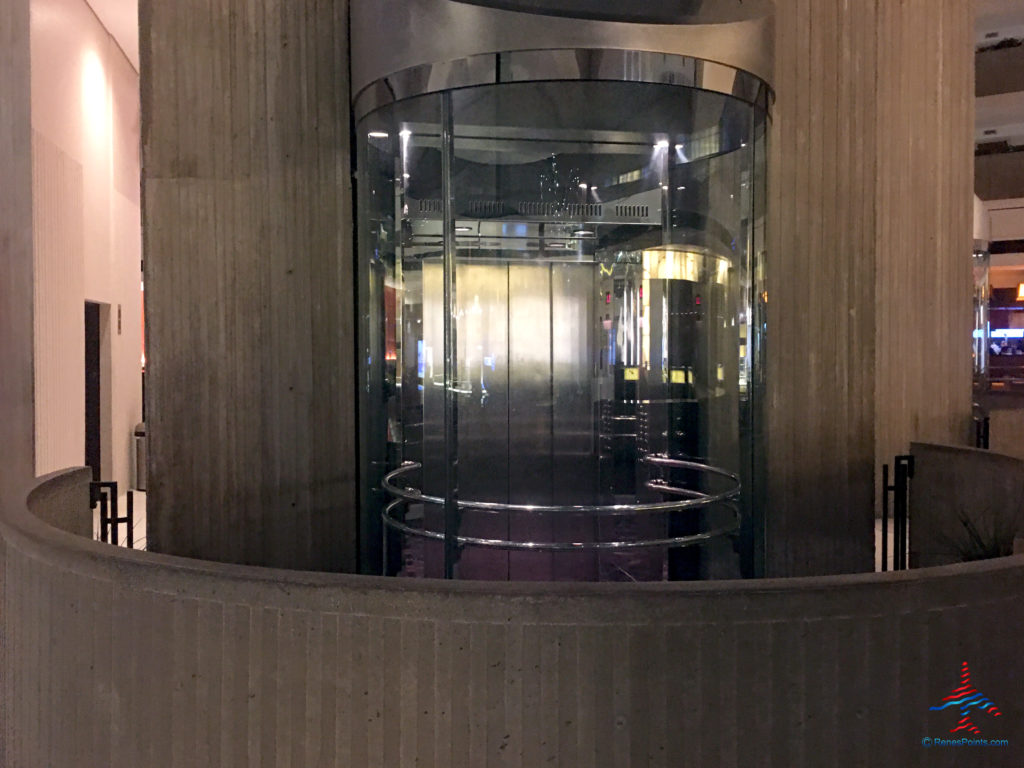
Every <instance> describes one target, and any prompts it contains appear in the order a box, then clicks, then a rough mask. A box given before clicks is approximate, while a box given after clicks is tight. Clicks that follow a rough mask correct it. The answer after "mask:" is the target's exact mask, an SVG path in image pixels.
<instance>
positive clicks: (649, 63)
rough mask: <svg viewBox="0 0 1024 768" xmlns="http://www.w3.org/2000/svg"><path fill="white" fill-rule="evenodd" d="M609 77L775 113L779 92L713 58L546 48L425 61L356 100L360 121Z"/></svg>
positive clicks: (364, 91) (376, 84)
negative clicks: (444, 96)
mask: <svg viewBox="0 0 1024 768" xmlns="http://www.w3.org/2000/svg"><path fill="white" fill-rule="evenodd" d="M552 80H569V81H575V80H608V81H615V82H634V83H654V84H662V85H678V86H683V87H687V88H699V89H701V90H705V91H712V92H715V93H722V94H725V95H727V96H732V97H733V98H736V99H739V100H741V101H744V102H746V103H747V104H752V105H754V106H757V107H759V108H761V109H762V110H764V111H765V112H766V113H768V114H769V115H770V114H771V106H772V101H773V99H774V96H773V94H772V92H771V89H770V88H769V87H768V85H767V84H766V83H765V82H764V81H763V80H761V79H760V78H758V77H757V76H756V75H753V74H751V73H750V72H746V71H744V70H742V69H737V68H736V67H731V66H729V65H726V64H718V63H716V62H713V61H706V60H703V59H698V58H694V57H692V56H682V55H677V54H669V53H656V52H652V51H635V50H611V49H594V48H589V49H579V48H571V49H547V50H526V51H509V52H505V53H497V54H480V55H477V56H471V57H468V58H465V59H460V60H458V61H449V62H444V63H442V64H423V65H420V66H416V67H412V68H410V69H406V70H403V71H401V72H396V73H394V74H391V75H388V76H387V77H383V78H381V79H379V80H377V81H376V82H373V83H371V84H370V85H368V86H366V87H365V88H363V89H362V90H361V91H360V92H359V93H358V94H357V95H356V97H355V99H354V100H353V112H354V114H355V118H356V120H357V121H358V120H361V119H362V118H363V117H365V116H366V115H368V114H370V113H371V112H373V111H375V110H377V109H379V108H380V107H383V106H385V105H387V104H391V103H393V102H395V101H401V100H403V99H408V98H412V97H414V96H421V95H423V94H427V93H440V92H444V91H449V90H453V89H456V88H468V87H472V86H480V85H495V84H498V83H521V82H535V81H552Z"/></svg>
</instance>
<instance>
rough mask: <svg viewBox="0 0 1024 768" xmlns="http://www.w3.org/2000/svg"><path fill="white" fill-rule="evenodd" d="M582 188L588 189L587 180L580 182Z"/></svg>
mask: <svg viewBox="0 0 1024 768" xmlns="http://www.w3.org/2000/svg"><path fill="white" fill-rule="evenodd" d="M580 189H583V190H586V189H587V183H586V182H585V181H581V182H580Z"/></svg>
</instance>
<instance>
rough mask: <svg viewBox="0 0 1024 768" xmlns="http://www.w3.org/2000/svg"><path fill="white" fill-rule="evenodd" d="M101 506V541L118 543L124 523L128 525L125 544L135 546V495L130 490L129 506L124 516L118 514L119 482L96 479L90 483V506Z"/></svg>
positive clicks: (127, 498)
mask: <svg viewBox="0 0 1024 768" xmlns="http://www.w3.org/2000/svg"><path fill="white" fill-rule="evenodd" d="M97 504H99V507H100V541H102V542H104V543H106V544H113V545H114V546H117V545H118V542H119V541H120V539H121V537H120V535H119V529H120V526H121V524H122V523H123V524H124V525H125V526H126V527H127V535H126V536H125V546H126V547H128V549H134V548H135V541H134V537H135V497H134V494H133V493H132V492H131V491H128V493H127V497H126V504H125V506H126V507H127V508H126V509H125V515H124V517H121V516H119V515H118V509H117V504H118V501H117V483H116V482H106V481H103V482H100V481H94V482H91V483H89V506H90V508H91V509H96V505H97Z"/></svg>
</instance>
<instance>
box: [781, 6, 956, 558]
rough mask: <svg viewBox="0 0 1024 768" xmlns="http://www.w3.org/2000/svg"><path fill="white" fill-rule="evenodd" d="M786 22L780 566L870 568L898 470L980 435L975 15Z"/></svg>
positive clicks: (822, 12) (839, 14)
mask: <svg viewBox="0 0 1024 768" xmlns="http://www.w3.org/2000/svg"><path fill="white" fill-rule="evenodd" d="M776 13H777V18H776V30H777V38H776V46H775V49H776V74H775V82H774V85H775V89H776V93H777V96H778V101H777V103H776V119H775V123H774V126H773V131H772V160H771V165H770V170H769V174H770V186H771V192H770V196H769V214H770V226H769V233H768V234H769V247H768V280H769V290H768V294H769V297H770V299H769V338H768V347H767V350H768V388H769V391H768V406H769V410H768V457H769V461H768V488H769V510H768V513H769V517H768V527H767V533H768V545H767V548H768V555H767V560H768V562H767V567H768V572H769V574H770V575H780V576H781V575H802V574H815V573H836V572H852V571H859V570H870V568H871V562H872V560H871V556H872V555H871V553H872V549H873V509H874V505H875V499H876V495H877V491H876V485H877V480H876V478H877V477H878V476H879V473H880V467H881V464H882V463H884V462H885V461H891V458H892V456H894V455H895V454H898V453H904V452H906V450H907V448H908V447H909V443H910V441H911V440H938V441H942V442H952V443H959V442H962V441H964V440H965V439H966V437H967V429H968V422H969V417H970V405H971V394H970V393H971V384H970V357H969V356H970V349H969V347H968V346H967V345H966V344H964V345H960V344H956V343H951V342H950V339H957V338H964V339H966V338H969V334H970V322H971V320H970V306H971V304H970V285H971V279H970V259H969V256H968V254H969V253H970V252H971V211H972V207H971V204H972V198H971V192H972V189H971V167H970V162H971V153H972V143H971V142H972V138H971V137H972V135H973V99H972V94H971V90H972V89H971V83H972V78H973V60H974V56H973V46H972V39H971V30H972V29H973V22H972V15H971V14H972V5H971V3H970V2H968V1H967V0H940V2H935V0H904V1H903V2H895V1H894V0H878V1H877V2H869V3H849V2H845V0H778V2H776Z"/></svg>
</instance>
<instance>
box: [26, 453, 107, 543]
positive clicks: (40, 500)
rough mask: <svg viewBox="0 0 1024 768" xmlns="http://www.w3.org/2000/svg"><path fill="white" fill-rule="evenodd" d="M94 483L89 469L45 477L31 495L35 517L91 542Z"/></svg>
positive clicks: (84, 468)
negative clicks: (90, 486) (90, 502)
mask: <svg viewBox="0 0 1024 768" xmlns="http://www.w3.org/2000/svg"><path fill="white" fill-rule="evenodd" d="M91 481H92V470H91V469H89V468H88V467H82V468H81V469H71V470H64V471H62V472H55V473H53V474H50V475H45V476H44V477H40V478H39V479H38V485H37V486H36V487H35V489H33V490H32V491H31V493H29V496H28V506H29V508H30V509H34V510H36V517H38V518H39V519H40V520H42V521H43V522H44V523H46V524H47V525H50V526H52V527H54V528H56V529H57V530H60V531H66V532H67V533H73V534H74V535H76V536H83V537H85V538H87V539H89V538H92V533H93V531H92V528H93V526H92V518H93V511H92V508H91V507H90V506H89V483H90V482H91Z"/></svg>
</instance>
